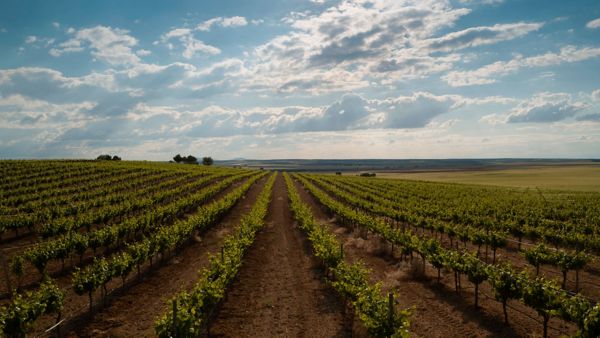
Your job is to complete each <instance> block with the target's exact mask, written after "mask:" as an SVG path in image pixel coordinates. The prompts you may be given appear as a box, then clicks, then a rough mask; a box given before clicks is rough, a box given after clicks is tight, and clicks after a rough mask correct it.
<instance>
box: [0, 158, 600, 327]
mask: <svg viewBox="0 0 600 338" xmlns="http://www.w3.org/2000/svg"><path fill="white" fill-rule="evenodd" d="M0 172H1V175H0V255H1V256H0V263H1V265H2V266H1V269H2V271H1V275H0V280H1V281H2V282H1V283H0V331H1V332H2V333H3V334H4V335H5V336H7V337H24V336H32V337H57V336H58V337H152V336H158V337H197V336H228V337H229V336H231V337H238V336H255V337H265V336H286V337H295V336H309V337H334V336H358V337H363V336H364V337H366V336H372V337H392V336H394V337H411V336H419V337H466V336H468V337H530V336H544V337H562V336H576V335H579V336H581V337H598V336H600V305H597V300H598V299H600V260H599V259H598V256H599V255H600V227H598V224H600V193H594V192H571V191H559V190H539V189H524V188H504V187H492V186H485V185H480V186H476V185H466V184H451V183H432V182H420V181H408V180H397V179H382V178H372V177H357V176H339V175H324V174H323V175H321V174H305V173H301V174H300V173H278V172H269V171H265V170H250V169H241V168H224V167H213V166H203V165H189V164H175V163H152V162H124V161H123V162H121V161H0Z"/></svg>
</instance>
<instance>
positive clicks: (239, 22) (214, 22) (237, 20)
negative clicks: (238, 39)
mask: <svg viewBox="0 0 600 338" xmlns="http://www.w3.org/2000/svg"><path fill="white" fill-rule="evenodd" d="M247 24H248V20H246V18H245V17H243V16H232V17H225V18H224V17H216V18H212V19H209V20H206V21H204V22H202V23H200V24H198V26H196V30H199V31H204V32H208V31H210V30H211V28H212V27H213V26H221V27H241V26H246V25H247Z"/></svg>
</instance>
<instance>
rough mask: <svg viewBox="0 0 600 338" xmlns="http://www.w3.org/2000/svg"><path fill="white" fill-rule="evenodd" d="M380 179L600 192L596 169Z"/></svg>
mask: <svg viewBox="0 0 600 338" xmlns="http://www.w3.org/2000/svg"><path fill="white" fill-rule="evenodd" d="M377 175H378V176H380V177H383V178H399V179H406V180H420V181H433V182H449V183H464V184H483V185H498V186H507V187H520V188H540V189H558V190H573V191H600V165H594V164H589V165H557V166H531V167H525V168H522V167H519V168H506V169H498V170H455V171H432V172H378V173H377Z"/></svg>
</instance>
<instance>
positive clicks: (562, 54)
mask: <svg viewBox="0 0 600 338" xmlns="http://www.w3.org/2000/svg"><path fill="white" fill-rule="evenodd" d="M599 56H600V48H593V47H582V48H578V47H575V46H566V47H563V48H561V49H560V51H559V52H558V53H553V52H548V53H545V54H541V55H536V56H530V57H523V56H521V55H519V56H517V57H516V58H514V59H512V60H510V61H497V62H494V63H492V64H489V65H486V66H483V67H481V68H478V69H475V70H468V71H451V72H448V73H447V74H446V75H444V76H442V79H443V80H444V81H446V82H447V83H448V84H449V85H451V86H455V87H458V86H471V85H481V84H489V83H495V82H496V81H497V78H498V77H500V76H505V75H508V74H512V73H515V72H517V71H518V70H520V69H521V68H534V67H548V66H553V65H559V64H561V63H572V62H579V61H583V60H587V59H591V58H596V57H599Z"/></svg>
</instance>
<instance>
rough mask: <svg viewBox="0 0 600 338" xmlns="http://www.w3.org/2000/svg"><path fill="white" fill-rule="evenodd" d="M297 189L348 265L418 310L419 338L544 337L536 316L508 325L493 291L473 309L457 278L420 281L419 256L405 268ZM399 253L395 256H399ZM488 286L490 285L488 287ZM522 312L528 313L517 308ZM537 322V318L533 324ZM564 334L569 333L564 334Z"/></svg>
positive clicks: (431, 273) (515, 315)
mask: <svg viewBox="0 0 600 338" xmlns="http://www.w3.org/2000/svg"><path fill="white" fill-rule="evenodd" d="M295 184H296V188H297V189H298V192H299V193H300V196H301V198H302V199H303V201H304V202H305V203H307V204H308V205H310V207H311V209H312V211H313V214H314V215H315V218H316V219H317V220H318V221H319V222H321V223H324V224H328V225H329V226H330V227H331V230H332V231H333V232H334V233H335V235H336V237H337V239H338V240H339V241H340V242H341V243H344V254H345V258H346V260H347V261H350V262H355V261H358V260H360V261H362V262H364V263H365V265H366V266H367V267H368V268H369V269H371V270H372V271H371V275H370V277H371V279H372V281H373V282H377V281H382V282H383V289H384V290H390V289H393V290H395V291H396V293H397V294H398V295H399V299H398V302H399V306H400V307H401V308H410V307H413V309H414V310H413V314H412V316H411V318H410V322H411V325H410V329H409V330H410V332H411V333H412V334H413V335H415V336H418V337H529V336H536V335H538V336H539V335H541V330H542V325H541V324H540V323H538V322H537V321H536V320H535V317H537V315H536V314H535V312H534V311H526V312H527V313H526V314H524V313H520V312H517V311H512V310H510V309H509V320H510V326H506V325H504V323H503V317H502V306H501V305H500V303H498V302H496V301H495V300H493V299H490V298H488V297H486V296H483V293H485V294H487V295H490V296H491V295H492V292H491V290H489V288H487V287H484V286H483V285H482V287H481V290H480V299H479V302H480V304H479V305H480V307H481V309H479V310H477V309H475V308H474V307H473V290H472V284H471V283H469V282H468V281H467V278H466V277H465V276H462V278H461V279H462V288H463V290H462V292H461V294H460V295H459V294H457V293H456V292H455V291H454V289H453V285H454V278H453V275H452V274H451V273H443V274H442V280H441V282H442V283H441V284H438V283H437V281H436V276H437V271H436V270H435V269H433V268H432V267H431V266H427V267H426V274H427V276H428V277H415V273H414V270H415V269H416V268H417V269H418V267H420V266H421V260H420V258H419V257H418V256H417V255H415V258H414V263H413V264H411V263H409V262H407V261H406V262H402V261H401V260H400V258H399V257H398V256H397V255H394V256H392V255H391V254H390V247H389V246H388V245H387V243H383V241H382V240H380V239H379V238H377V237H376V236H374V235H372V234H371V235H369V236H368V238H367V239H364V238H361V237H360V236H359V235H358V234H357V233H355V232H353V231H352V229H347V228H345V227H343V226H340V225H339V224H338V223H337V222H336V219H335V218H332V217H330V216H329V215H328V214H327V213H326V212H325V210H324V209H323V207H322V206H321V205H320V204H319V203H318V201H317V200H316V199H315V198H314V197H313V196H311V195H310V193H309V192H308V191H307V190H305V189H304V188H303V187H302V185H301V184H300V183H298V182H295ZM397 252H398V250H396V253H397ZM484 284H485V283H484ZM511 304H512V305H517V307H518V308H519V310H526V309H524V307H521V306H518V304H517V303H516V302H514V303H511ZM529 316H532V317H533V318H530V317H529ZM550 326H551V327H557V326H559V327H561V329H564V327H562V323H561V322H559V321H558V320H551V323H550ZM563 332H564V331H563ZM549 335H550V336H552V337H554V336H560V333H559V332H556V331H553V329H550V330H549Z"/></svg>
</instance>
